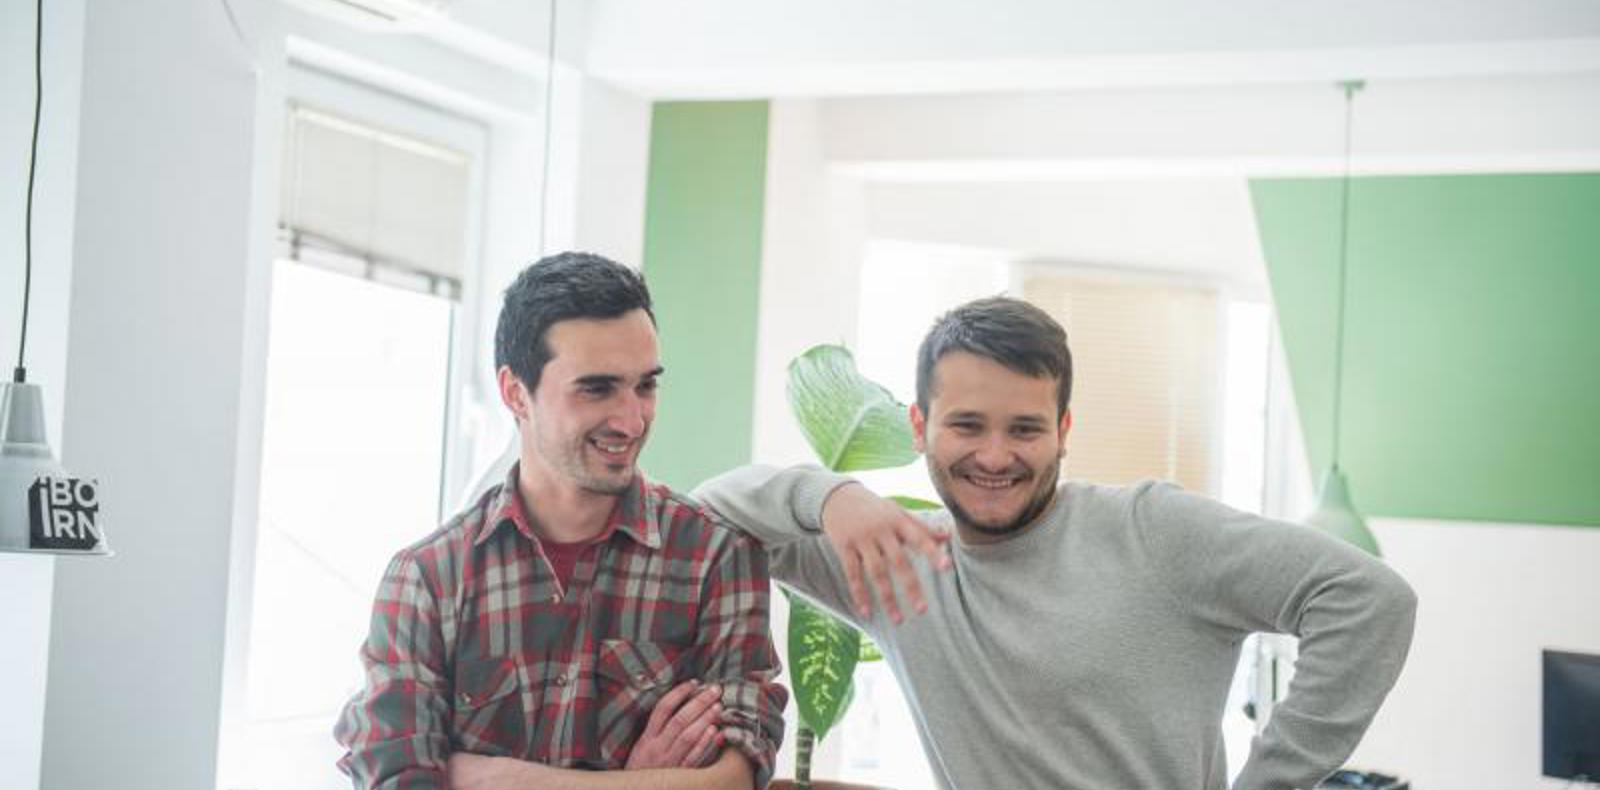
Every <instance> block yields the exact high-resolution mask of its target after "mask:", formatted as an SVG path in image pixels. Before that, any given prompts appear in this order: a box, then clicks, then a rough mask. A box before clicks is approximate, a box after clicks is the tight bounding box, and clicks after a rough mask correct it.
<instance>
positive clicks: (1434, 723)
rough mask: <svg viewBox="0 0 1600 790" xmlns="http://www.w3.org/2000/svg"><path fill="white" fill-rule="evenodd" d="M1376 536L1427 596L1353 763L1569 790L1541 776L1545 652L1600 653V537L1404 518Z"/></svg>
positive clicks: (1455, 782) (1377, 522) (1418, 778)
mask: <svg viewBox="0 0 1600 790" xmlns="http://www.w3.org/2000/svg"><path fill="white" fill-rule="evenodd" d="M1357 493H1358V494H1359V492H1357ZM1372 527H1373V530H1374V532H1375V533H1376V535H1377V537H1378V540H1379V541H1380V542H1381V544H1382V546H1383V552H1384V557H1385V558H1386V559H1387V560H1388V561H1389V563H1390V564H1391V565H1393V566H1394V568H1395V569H1396V570H1398V571H1399V572H1400V573H1401V574H1402V575H1404V576H1405V577H1406V579H1407V580H1408V581H1410V582H1411V584H1412V586H1413V587H1414V588H1416V591H1417V597H1418V611H1417V631H1416V641H1415V642H1414V643H1413V645H1412V648H1411V658H1410V660H1409V662H1407V664H1406V669H1405V673H1404V674H1403V675H1401V677H1400V681H1399V683H1398V684H1397V685H1396V686H1395V690H1394V692H1393V693H1392V694H1390V696H1389V700H1388V702H1387V703H1386V704H1385V706H1384V708H1383V710H1382V711H1380V712H1379V714H1378V718H1377V720H1376V721H1375V722H1373V725H1372V729H1371V730H1369V731H1368V733H1367V737H1366V740H1365V741H1363V742H1362V745H1361V748H1360V749H1358V750H1357V751H1356V754H1355V756H1354V757H1353V758H1352V763H1353V764H1356V765H1361V766H1365V767H1368V768H1372V769H1376V770H1382V771H1385V772H1388V773H1396V774H1401V775H1403V776H1405V777H1406V778H1408V779H1410V780H1412V784H1413V786H1414V787H1419V788H1450V789H1451V790H1503V789H1504V788H1527V789H1528V790H1532V789H1533V788H1541V787H1543V788H1558V787H1565V786H1567V783H1566V782H1565V780H1561V781H1558V780H1554V779H1544V778H1541V776H1540V766H1541V760H1542V752H1541V745H1540V744H1541V742H1540V729H1541V719H1540V715H1541V699H1542V697H1541V695H1542V689H1541V685H1540V683H1541V674H1540V673H1541V665H1540V651H1541V650H1542V649H1544V648H1554V649H1562V650H1574V651H1579V652H1587V653H1600V614H1597V613H1596V610H1595V603H1596V602H1597V601H1600V574H1597V573H1595V562H1596V561H1597V560H1600V528H1594V527H1590V528H1582V527H1557V526H1546V525H1518V524H1485V523H1468V522H1446V521H1413V520H1398V519H1373V521H1372Z"/></svg>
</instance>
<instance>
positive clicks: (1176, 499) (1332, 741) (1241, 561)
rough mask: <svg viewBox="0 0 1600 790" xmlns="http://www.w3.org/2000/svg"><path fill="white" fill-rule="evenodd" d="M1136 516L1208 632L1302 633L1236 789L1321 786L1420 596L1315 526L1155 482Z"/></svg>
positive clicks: (1398, 658) (1381, 690)
mask: <svg viewBox="0 0 1600 790" xmlns="http://www.w3.org/2000/svg"><path fill="white" fill-rule="evenodd" d="M1134 511H1135V512H1134V521H1135V523H1136V524H1137V528H1138V529H1139V531H1140V537H1141V539H1142V541H1143V543H1144V545H1145V547H1146V550H1147V551H1149V552H1150V554H1151V555H1152V559H1153V560H1154V561H1155V565H1156V567H1157V568H1159V569H1160V572H1161V573H1162V575H1163V578H1164V579H1165V580H1166V582H1167V584H1168V586H1169V587H1170V588H1171V589H1172V592H1173V595H1174V597H1175V598H1176V600H1177V601H1178V602H1179V605H1181V606H1184V607H1186V608H1187V609H1188V610H1189V612H1190V614H1191V615H1192V616H1193V617H1195V618H1196V619H1197V620H1198V622H1199V625H1200V627H1202V628H1209V629H1215V630H1218V631H1221V632H1226V633H1228V634H1229V635H1230V636H1238V635H1242V634H1245V633H1249V632H1252V631H1263V632H1276V633H1285V634H1292V635H1294V636H1297V637H1299V638H1300V651H1299V658H1298V660H1297V661H1296V663H1295V674H1294V679H1293V680H1292V681H1291V683H1290V686H1289V692H1288V695H1287V696H1286V697H1285V698H1284V700H1283V701H1281V702H1280V703H1278V705H1276V706H1275V707H1274V708H1273V713H1272V720H1271V721H1270V722H1269V723H1268V726H1267V728H1266V730H1265V731H1264V732H1263V733H1262V735H1261V737H1260V738H1258V739H1257V740H1256V742H1255V743H1254V744H1253V745H1252V748H1251V751H1250V757H1249V759H1248V760H1247V761H1246V762H1245V765H1244V767H1243V769H1242V770H1241V772H1240V773H1239V776H1238V779H1237V781H1236V783H1235V785H1234V787H1235V790H1291V789H1292V788H1310V787H1314V786H1315V785H1316V784H1317V783H1318V782H1320V781H1321V780H1322V779H1323V778H1325V777H1326V776H1327V775H1328V774H1330V773H1332V772H1333V771H1335V770H1337V769H1338V768H1339V767H1340V766H1341V765H1342V764H1343V762H1344V760H1345V759H1346V758H1348V757H1349V756H1350V753H1351V752H1352V751H1354V750H1355V748H1356V746H1357V744H1359V743H1360V741H1361V736H1362V734H1363V733H1365V732H1366V729H1367V725H1368V724H1370V723H1371V722H1372V718H1373V716H1374V715H1375V714H1376V713H1377V711H1378V707H1379V705H1380V704H1382V702H1383V699H1384V697H1385V696H1386V695H1387V694H1388V693H1389V689H1390V688H1392V687H1393V686H1394V683H1395V680H1396V679H1397V678H1398V677H1399V675H1400V670H1401V667H1402V666H1404V664H1405V659H1406V653H1407V651H1408V650H1409V649H1410V646H1411V633H1412V627H1413V624H1414V622H1415V616H1416V595H1415V593H1413V592H1412V590H1411V587H1410V586H1409V585H1408V584H1406V582H1405V581H1404V580H1403V579H1401V578H1400V576H1399V574H1397V573H1395V572H1394V570H1392V569H1391V568H1389V566H1387V565H1385V564H1384V563H1383V562H1382V561H1380V560H1378V559H1377V558H1375V557H1373V556H1371V555H1369V554H1367V553H1365V552H1363V551H1361V550H1360V549H1357V548H1355V547H1353V546H1350V545H1348V544H1346V543H1343V542H1341V541H1339V540H1336V539H1334V538H1331V537H1328V536H1326V535H1323V534H1322V533H1320V532H1317V531H1316V530H1313V529H1310V528H1307V527H1304V526H1300V525H1296V524H1289V523H1286V522H1281V521H1274V520H1271V519H1266V518H1262V517H1260V516H1256V515H1253V514H1249V513H1244V512H1241V511H1238V510H1234V509H1232V508H1230V507H1227V506H1225V505H1222V504H1220V503H1217V502H1215V501H1212V500H1210V499H1207V498H1205V497H1200V496H1196V495H1193V494H1189V493H1187V492H1184V491H1183V490H1182V489H1179V488H1178V487H1176V486H1172V485H1169V484H1151V485H1149V486H1147V487H1145V488H1144V489H1142V490H1141V491H1140V492H1139V495H1138V498H1137V499H1136V501H1135V504H1134Z"/></svg>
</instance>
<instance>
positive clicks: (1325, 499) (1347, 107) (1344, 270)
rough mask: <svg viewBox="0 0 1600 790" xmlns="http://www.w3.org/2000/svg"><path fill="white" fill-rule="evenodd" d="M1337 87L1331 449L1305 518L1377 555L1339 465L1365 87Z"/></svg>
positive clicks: (1347, 84) (1360, 83)
mask: <svg viewBox="0 0 1600 790" xmlns="http://www.w3.org/2000/svg"><path fill="white" fill-rule="evenodd" d="M1338 87H1339V89H1340V90H1342V91H1343V92H1344V176H1343V178H1342V179H1341V182H1340V203H1339V289H1338V294H1339V296H1338V302H1337V305H1338V307H1337V322H1336V323H1335V327H1336V328H1335V330H1334V352H1333V450H1332V452H1331V453H1330V454H1329V462H1328V468H1327V469H1326V470H1325V471H1324V472H1323V473H1322V481H1321V486H1320V488H1319V489H1318V497H1317V508H1316V510H1314V511H1312V512H1311V515H1309V516H1307V517H1306V519H1305V522H1306V524H1307V525H1308V526H1311V527H1313V528H1315V529H1317V530H1319V531H1321V532H1324V533H1327V534H1329V535H1332V536H1333V537H1336V538H1338V539H1340V540H1342V541H1345V542H1346V543H1349V544H1351V545H1353V546H1356V547H1357V548H1360V549H1362V550H1364V551H1366V552H1368V553H1370V554H1372V555H1374V556H1379V555H1380V552H1379V551H1378V540H1377V538H1375V537H1373V535H1372V531H1371V530H1369V529H1367V522H1366V519H1365V518H1362V516H1361V511H1359V510H1357V509H1356V506H1355V502H1354V501H1353V500H1352V499H1351V498H1350V484H1349V482H1348V481H1346V479H1345V476H1344V470H1343V469H1340V468H1339V420H1340V417H1341V416H1342V415H1341V411H1342V409H1343V399H1344V330H1345V318H1346V316H1345V300H1346V290H1347V285H1348V282H1349V279H1350V274H1349V257H1350V256H1349V249H1350V243H1349V242H1350V136H1351V135H1350V127H1351V116H1352V114H1353V108H1354V105H1355V94H1356V92H1357V91H1359V90H1361V89H1362V88H1364V87H1366V83H1365V82H1363V81H1360V80H1351V81H1346V82H1341V83H1339V84H1338Z"/></svg>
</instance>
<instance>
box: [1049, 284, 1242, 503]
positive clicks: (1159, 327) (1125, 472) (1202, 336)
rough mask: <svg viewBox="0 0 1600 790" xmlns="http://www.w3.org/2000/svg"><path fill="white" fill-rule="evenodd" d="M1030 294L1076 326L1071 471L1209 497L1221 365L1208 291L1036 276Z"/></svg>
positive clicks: (1070, 329) (1213, 300)
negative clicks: (1166, 484) (1154, 481)
mask: <svg viewBox="0 0 1600 790" xmlns="http://www.w3.org/2000/svg"><path fill="white" fill-rule="evenodd" d="M1022 280H1023V297H1024V298H1025V299H1027V300H1028V301H1030V302H1032V303H1034V304H1036V305H1038V306H1040V307H1041V308H1043V309H1045V310H1047V311H1048V312H1049V313H1050V314H1051V315H1053V316H1055V318H1056V320H1058V321H1060V322H1061V324H1062V326H1064V327H1065V328H1066V330H1067V339H1068V342H1069V344H1070V345H1071V348H1072V355H1073V367H1074V380H1073V394H1072V416H1073V422H1072V431H1071V433H1069V434H1068V436H1067V458H1066V465H1065V468H1064V472H1063V473H1064V474H1065V475H1066V476H1068V477H1071V478H1073V479H1078V480H1087V481H1092V482H1100V483H1130V482H1134V481H1137V480H1141V479H1144V478H1152V477H1153V478H1161V479H1166V480H1172V481H1174V482H1176V483H1178V484H1180V485H1182V486H1183V487H1185V488H1187V489H1190V490H1193V491H1202V492H1204V491H1209V490H1210V488H1211V477H1212V439H1213V434H1214V432H1215V422H1216V417H1215V415H1216V412H1217V409H1216V404H1217V397H1218V394H1217V388H1218V386H1219V373H1218V368H1219V361H1218V357H1217V331H1218V326H1217V296H1216V293H1215V292H1213V291H1209V290H1206V289H1203V288H1197V287H1189V286H1183V285H1173V284H1166V283H1147V282H1140V281H1119V280H1110V279H1103V280H1102V279H1095V278H1092V277H1086V276H1067V275H1062V274H1053V273H1049V272H1046V271H1038V270H1035V271H1031V272H1028V273H1026V274H1025V275H1024V276H1023V278H1022Z"/></svg>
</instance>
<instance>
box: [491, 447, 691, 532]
mask: <svg viewBox="0 0 1600 790" xmlns="http://www.w3.org/2000/svg"><path fill="white" fill-rule="evenodd" d="M521 468H522V464H521V462H518V463H514V464H512V465H511V469H509V470H508V471H507V472H506V477H505V480H503V481H501V483H500V491H499V492H498V493H496V494H495V495H494V497H493V498H491V499H490V501H489V508H488V511H487V512H488V513H489V521H488V525H489V526H488V529H485V530H483V531H482V532H480V533H479V534H478V539H477V540H476V541H474V544H480V543H483V542H484V541H486V540H488V539H489V536H490V535H492V534H494V533H495V532H497V531H499V529H500V527H501V526H503V525H505V524H507V523H509V524H511V525H512V527H513V528H515V529H516V530H517V531H518V532H520V533H522V536H523V537H525V538H527V539H528V540H531V541H534V542H538V540H539V536H538V533H537V532H535V531H534V529H533V522H532V520H531V519H530V518H529V517H528V508H527V507H526V506H525V505H524V504H523V500H522V489H521V488H520V487H518V485H517V480H518V474H519V471H520V470H521ZM659 499H660V494H659V493H658V492H657V491H656V490H655V487H653V486H651V485H649V483H648V482H646V480H645V477H644V473H643V472H635V473H634V475H633V482H631V483H629V484H628V487H627V488H626V489H624V490H623V492H622V495H621V496H619V497H618V498H617V506H616V507H614V508H612V509H611V516H610V517H609V518H608V519H607V522H606V528H605V529H604V530H601V533H600V534H601V535H609V534H611V533H612V532H620V533H622V534H624V535H627V536H628V537H630V538H632V539H633V540H634V541H635V542H637V543H639V544H641V545H643V546H645V547H646V548H650V549H659V548H661V523H660V519H659V518H658V515H659V514H660V512H661V508H660V504H661V503H660V501H659Z"/></svg>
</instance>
